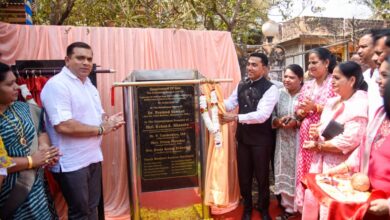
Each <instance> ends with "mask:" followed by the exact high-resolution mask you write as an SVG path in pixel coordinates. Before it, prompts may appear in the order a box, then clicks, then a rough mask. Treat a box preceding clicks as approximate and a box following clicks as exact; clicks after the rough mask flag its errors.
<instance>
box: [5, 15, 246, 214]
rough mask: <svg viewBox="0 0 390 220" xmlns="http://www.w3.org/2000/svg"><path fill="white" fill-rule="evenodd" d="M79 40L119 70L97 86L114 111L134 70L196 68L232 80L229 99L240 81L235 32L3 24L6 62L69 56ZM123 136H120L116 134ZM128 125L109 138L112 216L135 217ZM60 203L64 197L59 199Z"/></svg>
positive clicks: (106, 170)
mask: <svg viewBox="0 0 390 220" xmlns="http://www.w3.org/2000/svg"><path fill="white" fill-rule="evenodd" d="M75 41H83V42H86V43H88V44H89V45H91V47H92V49H93V54H94V63H96V64H98V65H100V66H101V67H102V68H104V69H108V68H111V69H115V70H116V73H114V74H98V76H97V87H98V90H99V92H100V95H101V99H102V104H103V107H104V109H105V111H106V112H107V113H108V114H113V113H116V112H119V111H123V106H122V101H121V100H122V93H121V92H120V89H117V90H119V91H117V92H116V93H115V100H116V103H115V106H111V104H110V103H111V101H110V100H111V99H110V94H111V92H110V88H111V86H112V84H113V83H114V82H120V81H122V80H123V79H124V78H125V77H127V76H128V75H129V74H130V73H131V72H132V71H133V70H147V69H149V70H150V69H196V70H198V71H199V72H200V73H201V74H203V75H204V76H205V77H207V78H232V79H233V83H224V84H222V91H223V95H224V97H227V96H228V95H230V93H231V92H232V90H233V89H234V88H235V86H236V85H237V83H238V82H239V80H240V69H239V65H238V61H237V55H236V51H235V48H234V44H233V41H232V38H231V35H230V33H229V32H220V31H189V30H181V29H180V30H177V29H151V28H147V29H139V28H115V27H74V26H38V25H15V24H8V23H2V22H0V61H1V62H4V63H7V64H9V65H12V64H15V61H16V60H40V59H41V60H48V59H63V58H64V57H65V50H66V47H67V46H68V45H69V44H70V43H73V42H75ZM115 137H120V138H115ZM125 147H126V146H125V143H124V129H123V128H122V129H120V130H119V131H117V132H116V133H115V134H110V135H108V136H105V137H104V140H103V145H102V150H103V155H104V162H103V189H104V190H103V193H104V204H105V213H106V219H129V216H130V205H129V192H128V181H127V180H128V178H127V173H128V172H127V159H126V151H125ZM56 202H57V205H58V204H60V203H61V202H62V203H63V201H62V200H61V199H59V198H56Z"/></svg>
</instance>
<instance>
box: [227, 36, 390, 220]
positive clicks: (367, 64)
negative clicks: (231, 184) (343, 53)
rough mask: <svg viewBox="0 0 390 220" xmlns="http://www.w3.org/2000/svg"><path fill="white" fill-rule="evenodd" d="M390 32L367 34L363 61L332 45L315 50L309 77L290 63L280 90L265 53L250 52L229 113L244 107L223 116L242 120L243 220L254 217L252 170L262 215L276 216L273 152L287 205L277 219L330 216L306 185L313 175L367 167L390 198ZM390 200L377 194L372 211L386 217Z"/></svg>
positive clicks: (239, 160) (278, 182)
mask: <svg viewBox="0 0 390 220" xmlns="http://www.w3.org/2000/svg"><path fill="white" fill-rule="evenodd" d="M389 32H390V30H388V29H386V30H372V31H369V32H367V33H366V34H364V35H363V36H362V38H361V39H360V40H359V49H358V51H357V54H358V55H359V59H358V60H357V61H359V62H355V61H346V62H341V63H337V62H336V59H335V56H334V55H333V54H332V53H331V52H330V51H329V50H328V49H326V48H315V49H313V50H311V51H310V52H309V53H308V71H309V74H310V79H309V80H305V79H304V78H305V77H304V73H303V72H304V71H303V69H302V68H301V67H300V66H299V65H296V64H292V65H289V66H287V67H286V69H285V72H284V76H283V87H282V88H280V89H278V88H277V84H273V83H272V82H271V81H270V80H268V79H267V73H268V59H267V56H266V55H264V54H262V53H257V52H255V53H253V54H251V55H250V57H249V60H248V63H247V67H246V70H247V79H245V80H243V81H241V82H240V83H239V84H238V86H237V87H236V89H235V90H234V91H233V93H232V94H231V96H230V97H228V98H227V99H226V100H225V105H226V109H227V111H232V110H234V109H235V108H236V107H238V113H232V112H228V113H225V114H223V115H222V117H221V118H222V121H224V122H232V121H235V122H237V124H238V125H237V131H236V139H237V164H238V173H239V184H240V191H241V196H242V199H243V204H244V211H243V215H242V219H243V220H244V219H251V215H252V209H253V204H252V203H253V202H252V181H253V176H255V178H256V181H257V183H258V195H259V198H258V211H259V212H260V214H261V217H262V219H271V217H270V215H269V210H268V208H269V200H270V195H269V194H270V192H269V164H270V162H271V161H272V157H274V158H273V159H274V160H273V164H272V165H273V170H274V175H275V192H274V193H275V194H277V195H279V196H280V198H281V199H280V205H281V206H283V208H284V211H283V213H282V214H281V215H280V216H278V217H277V219H282V220H284V219H289V218H290V217H292V216H294V215H295V214H297V213H298V212H300V213H301V214H302V219H318V218H320V219H328V217H330V216H328V213H329V209H328V207H325V206H323V205H320V203H319V201H317V199H316V198H315V197H314V195H313V193H312V192H311V191H310V190H309V189H306V188H305V186H304V184H303V183H302V181H303V180H304V178H305V176H306V175H307V174H308V173H326V174H328V175H334V174H337V173H344V172H351V173H353V172H363V173H366V174H368V176H369V178H370V180H371V185H372V188H373V189H380V190H383V191H384V192H385V193H387V195H388V197H389V198H390V179H389V177H387V176H386V174H387V173H388V172H389V171H390V166H388V164H390V163H389V160H390V154H389V153H386V151H388V150H387V148H388V147H390V145H389V141H390V136H389V137H388V134H389V133H390V132H389V131H390V130H389V128H390V127H389V126H390V124H389V116H390V115H388V116H386V113H385V110H384V109H385V108H384V107H383V105H384V102H383V95H384V88H385V85H386V82H387V77H388V75H389V73H390V66H389V62H390V60H389V55H390V45H389V42H390V33H389ZM363 70H365V71H364V72H363ZM389 87H390V86H389ZM389 89H390V88H389ZM387 99H389V98H387ZM385 101H388V102H390V100H385ZM389 108H390V107H389V106H387V109H389ZM275 129H276V138H274V136H273V132H274V131H275ZM273 150H275V151H274V152H273ZM384 164H385V165H386V166H384ZM389 206H390V200H386V199H378V200H374V201H372V202H371V203H370V206H369V208H368V212H367V216H369V215H377V216H381V215H385V216H388V215H389V213H390V212H389Z"/></svg>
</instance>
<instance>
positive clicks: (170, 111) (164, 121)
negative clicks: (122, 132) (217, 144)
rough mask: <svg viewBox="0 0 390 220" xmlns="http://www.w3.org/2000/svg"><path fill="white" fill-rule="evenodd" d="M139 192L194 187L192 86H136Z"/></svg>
mask: <svg viewBox="0 0 390 220" xmlns="http://www.w3.org/2000/svg"><path fill="white" fill-rule="evenodd" d="M136 94H137V103H136V109H137V113H138V120H137V123H138V126H137V141H138V145H139V147H140V148H139V151H140V156H141V158H140V162H141V164H140V165H141V189H142V191H143V192H150V191H159V190H168V189H178V188H185V187H194V186H198V172H197V154H196V152H197V149H196V140H195V138H196V134H195V132H196V126H195V123H196V118H195V99H194V97H195V87H194V86H193V85H190V86H187V85H185V86H183V85H170V86H158V87H137V88H136Z"/></svg>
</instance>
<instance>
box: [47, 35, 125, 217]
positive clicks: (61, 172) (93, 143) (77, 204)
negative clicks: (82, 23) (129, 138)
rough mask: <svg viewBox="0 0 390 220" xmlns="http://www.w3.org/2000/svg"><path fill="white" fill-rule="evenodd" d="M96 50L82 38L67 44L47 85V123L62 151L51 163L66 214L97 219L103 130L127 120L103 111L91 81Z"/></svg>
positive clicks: (51, 136)
mask: <svg viewBox="0 0 390 220" xmlns="http://www.w3.org/2000/svg"><path fill="white" fill-rule="evenodd" d="M92 58H93V52H92V49H91V47H90V46H89V45H88V44H86V43H83V42H75V43H72V44H70V45H69V46H68V48H67V51H66V57H65V63H66V66H65V67H63V69H62V70H61V72H60V73H59V74H57V75H56V76H54V77H52V78H51V79H50V80H49V81H48V82H47V83H46V85H45V86H44V88H43V90H42V93H41V100H42V104H43V107H44V109H45V113H46V129H47V132H48V134H49V136H50V139H51V141H52V144H53V145H54V146H56V147H58V148H59V149H60V151H61V153H62V156H61V158H60V160H59V162H58V164H57V165H55V166H53V167H52V168H51V171H52V173H53V176H54V178H55V179H56V181H57V182H58V184H59V186H60V188H61V191H62V193H63V195H64V197H65V200H66V202H67V204H68V219H90V220H91V219H98V215H97V206H98V204H99V200H100V196H101V161H102V160H103V154H102V151H101V148H100V145H101V140H102V135H104V134H108V133H109V132H111V131H114V130H116V129H117V128H119V127H120V126H121V125H123V124H124V121H123V116H122V113H118V114H115V115H112V116H111V117H108V116H106V115H105V113H104V111H103V108H102V105H101V102H100V96H99V92H98V91H97V89H96V88H95V86H93V85H92V83H91V81H90V79H89V78H88V76H89V74H90V73H91V71H92V65H93V63H92Z"/></svg>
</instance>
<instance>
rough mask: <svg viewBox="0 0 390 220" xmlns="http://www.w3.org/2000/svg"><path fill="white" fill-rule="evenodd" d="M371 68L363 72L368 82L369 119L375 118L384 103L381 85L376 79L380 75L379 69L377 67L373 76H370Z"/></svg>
mask: <svg viewBox="0 0 390 220" xmlns="http://www.w3.org/2000/svg"><path fill="white" fill-rule="evenodd" d="M370 73H371V69H367V70H366V71H364V73H363V77H364V80H365V81H366V83H367V84H368V90H367V95H368V119H369V120H370V121H371V120H372V119H373V118H374V114H375V112H376V111H377V110H378V108H379V107H381V106H382V105H383V98H382V97H381V95H380V93H379V85H378V83H377V82H376V79H377V78H378V77H379V71H378V69H377V68H376V69H375V70H374V73H373V74H372V77H370Z"/></svg>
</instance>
